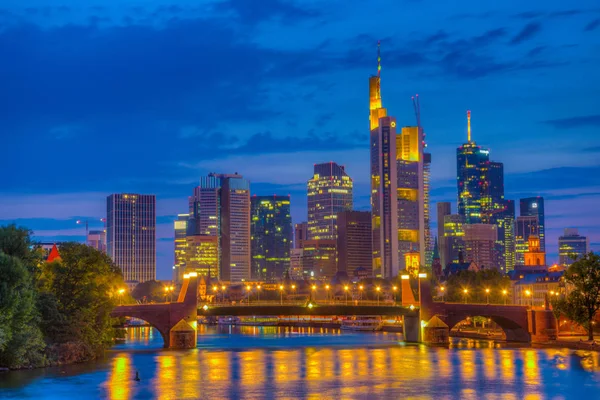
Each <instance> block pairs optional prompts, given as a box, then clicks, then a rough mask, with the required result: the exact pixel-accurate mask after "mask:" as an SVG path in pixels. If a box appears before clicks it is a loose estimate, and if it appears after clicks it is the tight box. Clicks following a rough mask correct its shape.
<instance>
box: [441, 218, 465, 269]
mask: <svg viewBox="0 0 600 400" xmlns="http://www.w3.org/2000/svg"><path fill="white" fill-rule="evenodd" d="M464 225H465V217H463V216H462V215H458V214H450V215H446V216H444V240H445V241H446V246H448V260H447V262H446V265H448V264H449V263H458V261H459V254H460V253H461V252H464V250H465V242H464V236H465V230H464ZM463 255H464V254H463ZM446 265H443V267H446Z"/></svg>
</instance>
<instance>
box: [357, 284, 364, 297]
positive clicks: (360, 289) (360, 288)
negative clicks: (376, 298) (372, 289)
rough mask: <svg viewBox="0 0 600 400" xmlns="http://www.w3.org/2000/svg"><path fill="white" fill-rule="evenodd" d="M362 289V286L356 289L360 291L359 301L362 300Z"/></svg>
mask: <svg viewBox="0 0 600 400" xmlns="http://www.w3.org/2000/svg"><path fill="white" fill-rule="evenodd" d="M363 288H364V286H363V285H360V286H359V287H358V290H359V291H360V299H361V300H362V299H363V298H362V291H363Z"/></svg>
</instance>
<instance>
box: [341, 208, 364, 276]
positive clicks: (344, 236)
mask: <svg viewBox="0 0 600 400" xmlns="http://www.w3.org/2000/svg"><path fill="white" fill-rule="evenodd" d="M337 221H338V235H337V246H336V248H337V270H338V272H346V273H347V274H348V276H352V275H353V274H354V271H355V270H356V269H357V268H361V267H362V268H364V269H365V270H366V271H367V274H368V276H372V273H373V269H372V262H373V260H372V253H373V250H372V238H371V230H372V229H371V213H370V212H368V211H343V212H341V213H339V214H338V218H337Z"/></svg>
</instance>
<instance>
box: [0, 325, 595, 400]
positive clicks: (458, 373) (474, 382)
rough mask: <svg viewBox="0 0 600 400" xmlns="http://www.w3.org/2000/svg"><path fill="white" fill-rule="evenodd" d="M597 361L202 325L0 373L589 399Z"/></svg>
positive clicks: (4, 391)
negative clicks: (179, 343) (181, 343)
mask: <svg viewBox="0 0 600 400" xmlns="http://www.w3.org/2000/svg"><path fill="white" fill-rule="evenodd" d="M598 364H599V362H598V354H597V353H574V352H572V351H568V350H557V349H534V348H530V347H517V348H515V347H512V348H511V347H505V348H502V347H499V346H498V345H497V344H496V345H495V344H494V343H492V342H485V341H481V342H477V341H468V340H464V341H462V340H461V341H456V342H454V343H453V345H452V346H451V347H450V348H436V347H426V346H417V345H406V344H404V343H403V342H402V337H401V335H398V334H394V333H377V334H373V333H347V332H340V331H337V330H325V329H309V328H303V329H294V328H275V327H262V328H254V327H241V328H229V327H227V328H216V327H208V328H207V327H200V332H199V338H198V348H197V349H195V350H185V351H184V350H181V351H172V350H171V351H169V350H163V349H162V339H161V337H160V335H159V334H158V333H157V332H156V331H153V330H152V329H150V328H132V329H130V330H129V332H128V340H127V342H126V343H124V344H121V345H118V346H115V347H114V348H113V349H112V350H111V351H110V352H108V354H107V356H106V358H105V359H104V360H101V361H98V362H96V363H89V364H85V365H75V366H68V367H61V368H49V369H43V370H34V371H17V372H10V373H8V374H2V375H0V398H19V399H21V398H31V399H38V398H55V399H65V398H109V399H132V398H135V399H148V398H161V399H188V398H189V399H193V398H206V399H222V398H236V399H237V398H249V399H292V398H306V399H331V398H335V399H346V398H347V399H354V398H357V399H384V398H393V399H395V398H405V397H409V398H420V399H503V400H504V399H528V400H531V399H547V398H553V399H554V398H555V399H571V398H578V399H581V400H584V399H600V369H598ZM136 371H137V372H139V376H140V379H141V380H140V381H139V382H137V381H135V380H134V377H135V375H136Z"/></svg>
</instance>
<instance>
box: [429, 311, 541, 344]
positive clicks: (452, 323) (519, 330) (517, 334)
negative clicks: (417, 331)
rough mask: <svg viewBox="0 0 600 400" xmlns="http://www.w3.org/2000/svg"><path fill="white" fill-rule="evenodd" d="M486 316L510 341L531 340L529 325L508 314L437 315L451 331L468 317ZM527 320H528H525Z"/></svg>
mask: <svg viewBox="0 0 600 400" xmlns="http://www.w3.org/2000/svg"><path fill="white" fill-rule="evenodd" d="M479 316H481V317H485V318H489V319H491V320H492V321H493V322H494V323H496V324H497V325H498V326H499V327H500V328H501V329H502V331H503V332H504V335H505V336H506V340H507V341H509V342H529V341H530V340H531V337H530V334H529V330H528V326H527V324H525V325H522V324H521V323H522V322H521V323H519V322H517V321H516V320H514V319H512V318H510V317H507V316H506V315H499V314H493V313H491V314H485V313H473V315H469V314H462V315H453V316H443V315H437V317H438V318H440V319H441V320H442V321H444V323H446V325H448V329H449V330H450V331H451V330H452V329H453V328H454V327H456V325H458V324H459V323H460V322H462V321H465V320H466V319H467V318H469V317H471V318H473V317H479ZM525 322H527V321H526V320H525Z"/></svg>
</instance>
